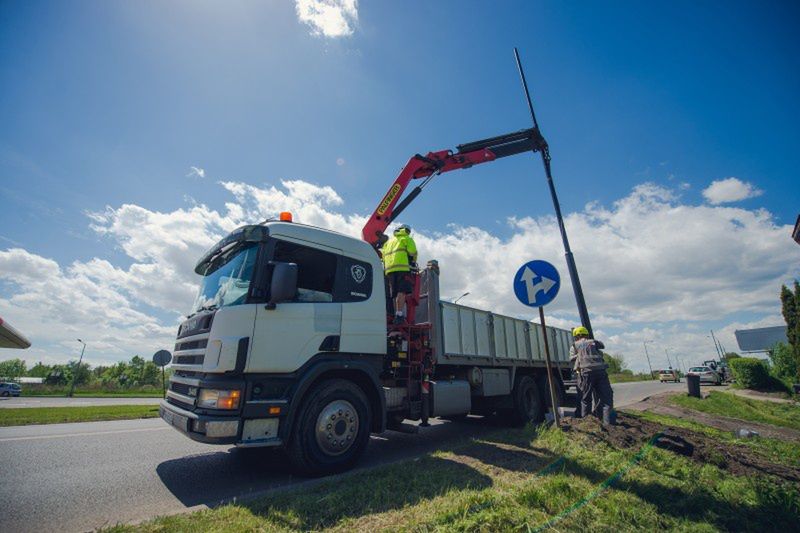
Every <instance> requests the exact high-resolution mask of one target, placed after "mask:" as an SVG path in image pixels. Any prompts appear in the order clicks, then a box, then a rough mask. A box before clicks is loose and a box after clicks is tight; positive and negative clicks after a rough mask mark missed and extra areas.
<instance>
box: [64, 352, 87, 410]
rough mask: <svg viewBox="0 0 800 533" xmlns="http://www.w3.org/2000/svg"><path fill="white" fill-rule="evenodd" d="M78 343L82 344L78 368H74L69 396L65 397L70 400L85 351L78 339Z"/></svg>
mask: <svg viewBox="0 0 800 533" xmlns="http://www.w3.org/2000/svg"><path fill="white" fill-rule="evenodd" d="M78 342H79V343H81V344H83V348H81V356H80V358H79V359H78V366H77V367H75V371H74V372H73V373H72V385H70V387H69V394H67V397H69V398H72V394H73V393H74V392H75V380H76V379H77V378H78V372H80V370H81V363H82V362H83V352H85V351H86V343H85V342H83V341H82V340H80V339H78Z"/></svg>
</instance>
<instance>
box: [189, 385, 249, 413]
mask: <svg viewBox="0 0 800 533" xmlns="http://www.w3.org/2000/svg"><path fill="white" fill-rule="evenodd" d="M241 396H242V391H240V390H219V389H200V396H198V397H197V406H198V407H207V408H209V409H237V408H238V407H239V398H241Z"/></svg>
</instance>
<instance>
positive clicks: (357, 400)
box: [286, 379, 371, 476]
mask: <svg viewBox="0 0 800 533" xmlns="http://www.w3.org/2000/svg"><path fill="white" fill-rule="evenodd" d="M370 425H371V413H370V408H369V402H368V400H367V397H366V395H365V394H364V392H363V391H362V390H361V389H360V388H359V387H358V386H357V385H356V384H354V383H352V382H350V381H347V380H344V379H332V380H328V381H323V382H321V383H319V384H318V385H316V386H314V388H313V389H312V390H311V391H310V392H309V393H308V395H307V396H306V398H305V399H304V400H303V404H302V406H301V407H300V412H299V413H298V416H297V419H296V421H295V424H294V427H293V428H292V433H291V438H290V440H289V444H288V446H287V449H286V452H287V454H288V456H289V459H290V460H291V462H292V465H293V466H294V468H295V470H296V471H297V472H298V473H301V474H304V475H310V476H321V475H326V474H333V473H336V472H341V471H343V470H347V469H348V468H350V467H351V466H353V465H354V464H355V463H356V461H358V459H359V458H360V457H361V454H362V453H364V450H365V449H366V447H367V443H368V442H369V434H370Z"/></svg>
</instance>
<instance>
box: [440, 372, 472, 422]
mask: <svg viewBox="0 0 800 533" xmlns="http://www.w3.org/2000/svg"><path fill="white" fill-rule="evenodd" d="M430 383H431V400H430V401H431V416H452V415H465V414H467V413H469V411H470V409H472V400H471V397H470V387H469V382H468V381H466V380H452V381H431V382H430Z"/></svg>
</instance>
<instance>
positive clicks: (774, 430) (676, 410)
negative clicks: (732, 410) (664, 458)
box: [625, 392, 800, 442]
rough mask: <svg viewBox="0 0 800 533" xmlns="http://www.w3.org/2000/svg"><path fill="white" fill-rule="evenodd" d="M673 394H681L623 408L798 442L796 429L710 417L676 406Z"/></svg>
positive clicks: (668, 395)
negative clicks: (672, 400)
mask: <svg viewBox="0 0 800 533" xmlns="http://www.w3.org/2000/svg"><path fill="white" fill-rule="evenodd" d="M674 394H683V393H675V392H667V393H662V394H656V395H654V396H650V397H649V398H647V399H645V400H643V401H641V402H639V403H635V404H633V405H628V406H625V409H626V410H628V411H648V412H650V413H655V414H657V415H667V416H674V417H676V418H683V419H684V420H691V421H692V422H697V423H698V424H703V425H706V426H711V427H712V428H715V429H719V430H721V431H730V432H734V431H736V430H737V429H741V428H747V429H753V430H755V431H757V432H758V433H759V434H760V435H761V436H762V437H769V438H772V439H781V440H788V441H791V442H798V441H800V431H798V430H796V429H792V428H784V427H780V426H773V425H772V424H761V423H758V422H751V421H749V420H739V419H737V418H728V417H726V416H720V415H712V414H709V413H703V412H701V411H695V410H693V409H687V408H685V407H680V406H677V405H675V404H673V403H670V401H669V397H670V396H673V395H674Z"/></svg>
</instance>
